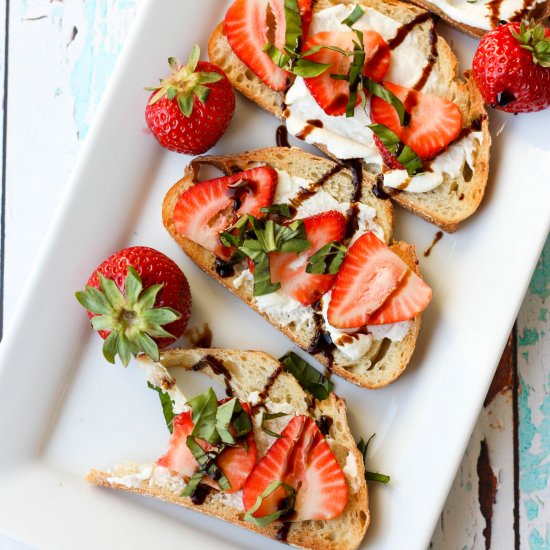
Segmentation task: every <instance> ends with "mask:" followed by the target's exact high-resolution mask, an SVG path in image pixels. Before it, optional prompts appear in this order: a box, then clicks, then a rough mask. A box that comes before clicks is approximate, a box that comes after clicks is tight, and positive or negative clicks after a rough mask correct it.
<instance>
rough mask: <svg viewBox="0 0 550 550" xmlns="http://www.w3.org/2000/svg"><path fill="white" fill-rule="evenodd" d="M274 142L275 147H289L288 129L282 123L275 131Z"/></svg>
mask: <svg viewBox="0 0 550 550" xmlns="http://www.w3.org/2000/svg"><path fill="white" fill-rule="evenodd" d="M275 142H276V143H277V147H290V143H289V142H288V130H287V129H286V126H285V125H284V124H281V125H280V126H279V127H278V128H277V131H276V132H275Z"/></svg>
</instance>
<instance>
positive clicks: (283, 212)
mask: <svg viewBox="0 0 550 550" xmlns="http://www.w3.org/2000/svg"><path fill="white" fill-rule="evenodd" d="M260 212H263V213H265V214H276V215H277V216H282V217H283V218H292V214H291V212H290V205H288V204H272V205H271V206H264V207H263V208H261V209H260Z"/></svg>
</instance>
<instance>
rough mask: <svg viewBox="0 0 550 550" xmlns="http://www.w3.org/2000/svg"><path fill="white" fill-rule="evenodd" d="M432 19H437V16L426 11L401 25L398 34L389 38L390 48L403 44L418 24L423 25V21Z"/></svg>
mask: <svg viewBox="0 0 550 550" xmlns="http://www.w3.org/2000/svg"><path fill="white" fill-rule="evenodd" d="M430 19H431V20H432V21H433V20H435V17H434V16H432V14H431V13H429V12H424V13H421V14H420V15H417V16H416V17H415V18H414V19H411V20H410V21H409V22H408V23H406V24H405V25H401V27H399V30H398V31H397V34H396V35H395V36H394V37H393V38H392V39H391V40H388V46H389V47H390V50H395V48H397V47H398V46H399V45H400V44H402V43H403V40H405V38H407V35H408V34H409V33H410V32H411V30H412V29H414V28H415V27H416V26H417V25H421V24H422V23H424V22H425V21H429V20H430Z"/></svg>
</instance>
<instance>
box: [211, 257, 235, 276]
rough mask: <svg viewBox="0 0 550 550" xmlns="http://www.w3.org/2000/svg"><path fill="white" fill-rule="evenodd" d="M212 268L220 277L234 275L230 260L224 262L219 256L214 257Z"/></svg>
mask: <svg viewBox="0 0 550 550" xmlns="http://www.w3.org/2000/svg"><path fill="white" fill-rule="evenodd" d="M214 269H215V270H216V273H217V274H218V275H219V276H220V277H222V278H225V277H232V276H233V275H235V268H234V267H233V264H232V263H231V262H226V261H224V260H222V259H220V258H216V260H215V261H214Z"/></svg>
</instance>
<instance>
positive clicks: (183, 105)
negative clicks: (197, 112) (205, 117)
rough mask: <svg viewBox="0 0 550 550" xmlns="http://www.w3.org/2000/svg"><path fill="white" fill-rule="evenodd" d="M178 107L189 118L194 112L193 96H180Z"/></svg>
mask: <svg viewBox="0 0 550 550" xmlns="http://www.w3.org/2000/svg"><path fill="white" fill-rule="evenodd" d="M178 106H179V108H180V111H181V112H182V113H183V114H184V116H186V117H187V118H189V117H190V116H191V113H192V112H193V96H192V95H191V94H179V95H178Z"/></svg>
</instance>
